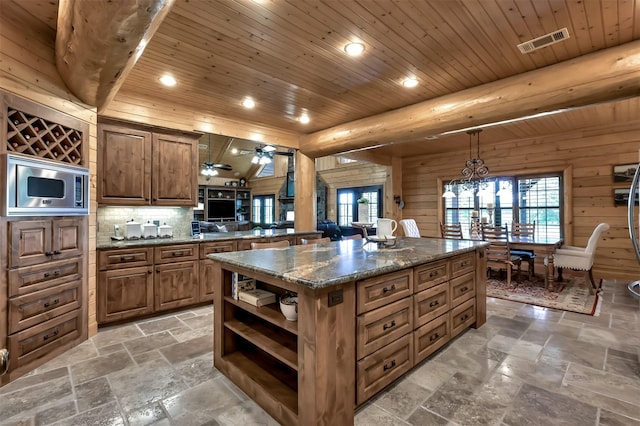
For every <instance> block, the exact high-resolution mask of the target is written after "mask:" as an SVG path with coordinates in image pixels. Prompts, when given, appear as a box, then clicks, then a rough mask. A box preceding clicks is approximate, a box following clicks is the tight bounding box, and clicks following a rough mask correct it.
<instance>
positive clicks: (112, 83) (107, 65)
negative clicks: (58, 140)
mask: <svg viewBox="0 0 640 426" xmlns="http://www.w3.org/2000/svg"><path fill="white" fill-rule="evenodd" d="M174 3H175V0H135V1H112V2H102V3H100V5H99V6H98V5H96V3H95V2H92V1H84V0H60V3H59V6H58V25H57V35H56V66H57V68H58V72H59V73H60V75H61V76H62V79H63V80H64V82H65V84H66V85H67V87H68V88H69V89H70V90H71V92H73V94H74V95H76V96H77V97H78V98H79V99H80V100H82V101H83V102H85V103H87V104H89V105H93V106H96V107H97V108H98V112H101V111H103V110H104V109H105V107H106V106H107V105H108V104H109V102H110V101H111V100H112V99H113V97H114V96H115V94H116V93H117V91H118V89H119V88H120V86H121V85H122V83H123V82H124V80H125V79H126V77H127V75H128V74H129V72H130V71H131V69H132V68H133V66H134V65H135V63H136V61H137V60H138V58H139V57H140V55H141V54H142V52H143V51H144V48H145V46H146V45H147V43H148V41H149V40H150V39H151V37H152V36H153V34H155V32H156V30H157V29H158V27H159V26H160V23H161V22H162V21H163V20H164V18H165V17H166V16H167V14H168V13H169V10H170V9H171V7H172V6H173V4H174Z"/></svg>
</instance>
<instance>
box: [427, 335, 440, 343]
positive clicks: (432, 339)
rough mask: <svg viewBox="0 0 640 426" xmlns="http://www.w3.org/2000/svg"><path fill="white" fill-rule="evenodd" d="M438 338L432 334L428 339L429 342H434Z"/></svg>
mask: <svg viewBox="0 0 640 426" xmlns="http://www.w3.org/2000/svg"><path fill="white" fill-rule="evenodd" d="M439 337H440V335H439V334H438V333H436V334H432V335H431V337H429V341H430V342H433V341H434V340H436V339H437V338H439Z"/></svg>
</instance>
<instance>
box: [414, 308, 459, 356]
mask: <svg viewBox="0 0 640 426" xmlns="http://www.w3.org/2000/svg"><path fill="white" fill-rule="evenodd" d="M413 336H414V345H413V347H414V349H415V354H414V358H413V359H414V361H415V363H416V364H417V363H419V362H420V361H422V360H424V359H425V358H427V357H428V356H429V355H431V354H432V353H434V352H435V351H437V350H438V349H440V348H441V347H442V346H444V344H445V343H447V342H448V341H449V340H450V339H451V318H450V317H449V313H446V314H444V315H441V316H439V317H438V318H436V319H434V320H433V321H431V322H429V323H427V324H425V325H423V326H422V327H420V328H418V329H417V330H416V331H415V332H414V333H413Z"/></svg>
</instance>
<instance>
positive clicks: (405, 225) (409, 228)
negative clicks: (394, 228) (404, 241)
mask: <svg viewBox="0 0 640 426" xmlns="http://www.w3.org/2000/svg"><path fill="white" fill-rule="evenodd" d="M400 225H402V230H403V231H404V236H405V237H411V238H420V230H419V229H418V224H417V223H416V221H415V220H414V219H402V220H401V221H400Z"/></svg>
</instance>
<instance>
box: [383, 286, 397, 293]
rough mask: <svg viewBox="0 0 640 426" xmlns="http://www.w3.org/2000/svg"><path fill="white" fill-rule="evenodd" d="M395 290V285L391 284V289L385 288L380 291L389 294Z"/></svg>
mask: <svg viewBox="0 0 640 426" xmlns="http://www.w3.org/2000/svg"><path fill="white" fill-rule="evenodd" d="M395 289H396V285H395V284H391V287H389V288H387V287H385V288H383V289H382V292H383V293H389V292H390V291H395Z"/></svg>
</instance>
